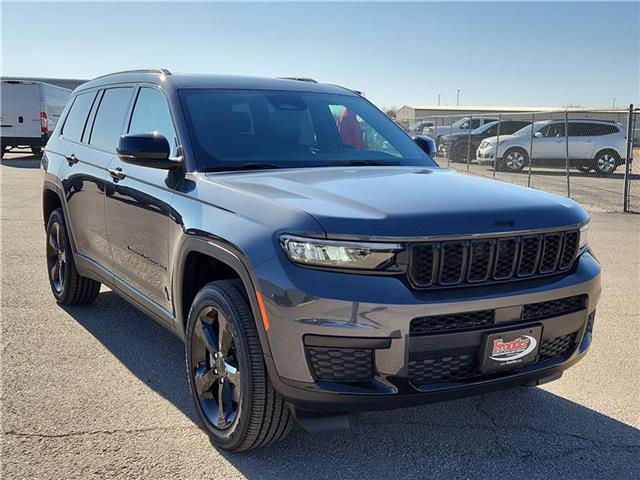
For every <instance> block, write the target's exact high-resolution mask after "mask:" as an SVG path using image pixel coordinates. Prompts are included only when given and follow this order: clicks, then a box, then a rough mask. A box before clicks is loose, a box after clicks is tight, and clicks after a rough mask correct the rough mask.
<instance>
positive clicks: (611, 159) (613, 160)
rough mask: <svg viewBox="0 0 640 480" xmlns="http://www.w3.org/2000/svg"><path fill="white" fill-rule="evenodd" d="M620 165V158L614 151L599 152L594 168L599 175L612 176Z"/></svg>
mask: <svg viewBox="0 0 640 480" xmlns="http://www.w3.org/2000/svg"><path fill="white" fill-rule="evenodd" d="M619 164H620V156H619V155H618V154H617V153H616V152H614V151H613V150H603V151H602V152H598V154H597V155H596V158H595V162H594V167H595V171H596V173H597V174H598V175H611V174H612V173H613V172H615V171H616V168H618V165H619Z"/></svg>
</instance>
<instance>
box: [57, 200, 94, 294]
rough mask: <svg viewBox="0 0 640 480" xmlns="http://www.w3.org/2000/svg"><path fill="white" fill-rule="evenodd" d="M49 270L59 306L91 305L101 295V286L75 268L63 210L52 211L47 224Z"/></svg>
mask: <svg viewBox="0 0 640 480" xmlns="http://www.w3.org/2000/svg"><path fill="white" fill-rule="evenodd" d="M47 270H48V272H49V284H50V285H51V291H52V292H53V296H54V297H55V298H56V301H57V302H58V303H59V304H60V305H74V304H78V303H88V302H91V301H93V300H95V298H96V297H97V296H98V293H100V283H99V282H96V281H95V280H92V279H90V278H87V277H83V276H82V275H80V274H79V273H78V270H77V269H76V265H75V262H74V260H73V254H72V252H71V247H70V243H69V235H68V233H67V227H66V224H65V222H64V216H63V214H62V209H61V208H57V209H55V210H54V211H53V212H51V215H50V216H49V222H48V223H47Z"/></svg>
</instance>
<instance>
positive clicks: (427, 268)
mask: <svg viewBox="0 0 640 480" xmlns="http://www.w3.org/2000/svg"><path fill="white" fill-rule="evenodd" d="M433 247H434V245H431V244H430V245H416V246H415V247H414V248H413V251H412V257H411V271H410V273H411V278H412V280H413V282H414V283H415V284H417V285H425V286H426V285H431V281H432V280H433V261H434V251H433Z"/></svg>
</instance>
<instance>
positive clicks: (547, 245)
mask: <svg viewBox="0 0 640 480" xmlns="http://www.w3.org/2000/svg"><path fill="white" fill-rule="evenodd" d="M561 243H562V235H560V234H559V233H553V234H551V235H545V237H544V249H543V250H542V259H541V260H540V273H549V272H553V271H554V270H555V269H556V267H557V266H558V255H559V253H560V244H561Z"/></svg>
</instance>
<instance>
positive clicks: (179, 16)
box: [2, 2, 640, 107]
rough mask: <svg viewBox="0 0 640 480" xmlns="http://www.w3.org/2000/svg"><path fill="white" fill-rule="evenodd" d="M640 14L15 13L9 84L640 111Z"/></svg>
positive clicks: (470, 6)
mask: <svg viewBox="0 0 640 480" xmlns="http://www.w3.org/2000/svg"><path fill="white" fill-rule="evenodd" d="M639 32H640V3H637V2H634V3H612V2H606V3H605V2H603V3H587V2H574V3H540V2H537V3H528V2H526V3H525V2H513V3H493V2H491V3H490V2H474V3H462V2H450V3H401V2H394V3H368V2H361V3H351V4H339V3H308V2H304V3H238V2H236V3H186V2H175V3H166V4H159V3H147V4H135V3H110V4H92V3H79V4H62V3H44V4H42V3H20V4H19V3H6V2H5V3H3V4H2V74H3V75H15V76H20V75H24V76H51V77H76V78H90V77H93V76H97V75H100V74H103V73H108V72H110V71H114V70H122V69H128V68H136V67H147V66H163V67H167V68H169V69H171V70H174V71H180V72H205V73H206V72H218V73H235V74H247V75H260V76H285V75H289V76H290V75H297V76H309V77H313V78H316V79H318V80H320V81H325V82H330V83H338V84H342V85H345V86H348V87H351V88H355V89H360V90H364V91H365V93H366V94H367V96H368V97H369V98H370V99H372V100H373V101H374V102H375V103H377V104H378V105H381V106H389V105H397V106H401V105H405V104H423V105H424V104H435V103H436V99H437V95H438V94H439V93H440V94H442V104H443V105H445V104H453V105H455V95H456V89H458V88H459V89H461V91H462V93H461V101H460V103H461V104H467V105H532V106H563V105H581V106H585V107H587V106H607V107H608V106H611V104H612V99H613V98H614V97H616V98H617V105H618V106H620V105H624V104H628V103H631V102H634V103H640V102H639V101H640V93H639V90H640V80H639V78H640V60H639V57H640V46H639V45H640V33H639Z"/></svg>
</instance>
